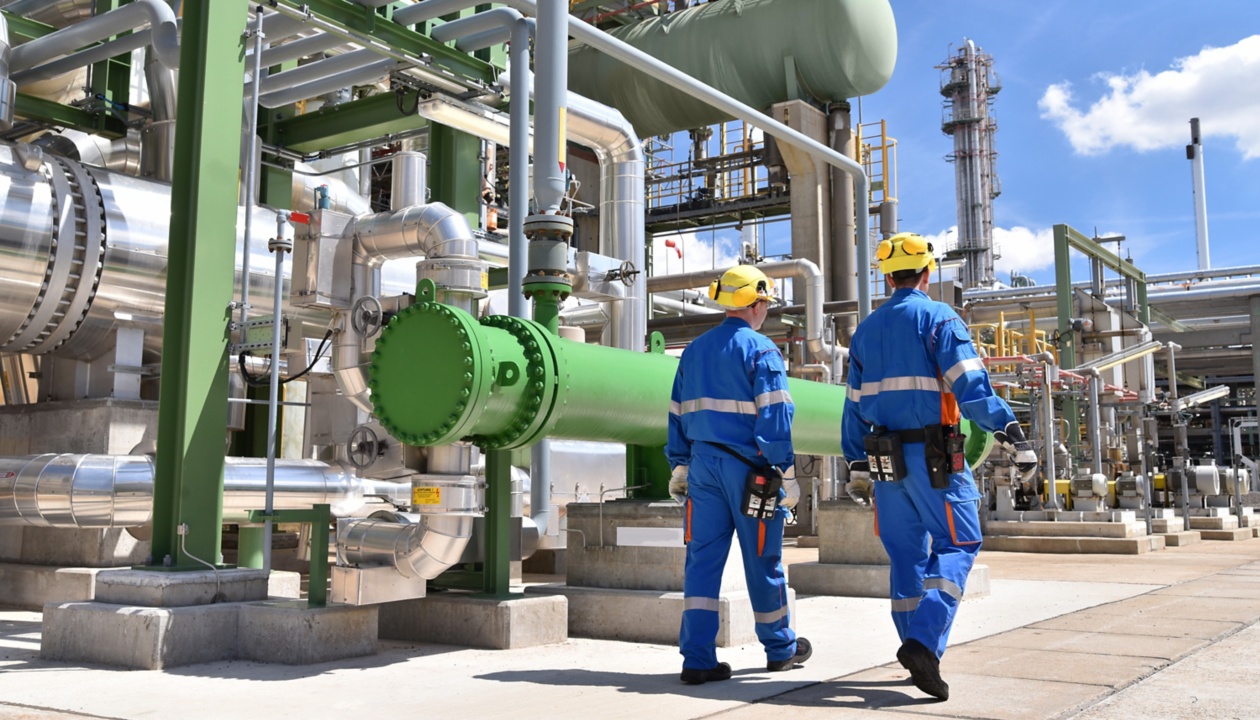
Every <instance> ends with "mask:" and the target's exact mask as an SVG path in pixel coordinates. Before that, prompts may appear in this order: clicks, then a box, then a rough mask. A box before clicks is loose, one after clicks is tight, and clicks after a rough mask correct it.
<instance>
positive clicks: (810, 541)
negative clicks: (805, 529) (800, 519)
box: [796, 535, 820, 548]
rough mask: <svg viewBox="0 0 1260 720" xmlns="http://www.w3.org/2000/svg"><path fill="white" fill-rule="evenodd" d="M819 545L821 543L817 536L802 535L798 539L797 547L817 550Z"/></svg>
mask: <svg viewBox="0 0 1260 720" xmlns="http://www.w3.org/2000/svg"><path fill="white" fill-rule="evenodd" d="M819 545H820V541H819V539H818V536H817V535H800V536H798V537H797V538H796V547H798V548H816V547H819Z"/></svg>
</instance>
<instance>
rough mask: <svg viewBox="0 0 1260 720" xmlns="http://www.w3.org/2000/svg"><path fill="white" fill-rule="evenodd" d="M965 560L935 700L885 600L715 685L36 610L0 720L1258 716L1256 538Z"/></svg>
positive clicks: (667, 652) (514, 655) (744, 651)
mask: <svg viewBox="0 0 1260 720" xmlns="http://www.w3.org/2000/svg"><path fill="white" fill-rule="evenodd" d="M786 554H787V556H788V560H789V562H800V561H809V560H816V559H817V551H816V550H808V549H804V548H800V549H798V548H790V549H789V550H788V552H787V553H786ZM981 558H982V560H981V562H984V563H986V564H988V565H989V567H990V571H991V573H992V577H993V583H992V585H993V592H992V595H991V596H990V597H987V598H981V599H974V600H968V601H967V602H966V603H965V604H964V605H963V608H962V610H961V611H960V615H959V621H958V623H957V625H956V626H955V630H954V637H953V640H952V642H951V650H950V652H949V653H948V654H947V655H946V656H945V659H944V660H943V662H942V671H943V673H944V675H945V678H946V680H948V681H949V683H950V686H951V694H952V697H951V699H950V700H949V701H948V702H945V703H937V702H932V701H930V699H929V698H927V697H926V696H924V695H923V694H922V693H920V692H918V691H917V690H916V689H915V688H914V687H913V686H912V685H910V684H909V683H908V681H907V674H906V672H905V671H904V670H902V669H901V667H900V666H899V665H897V663H896V662H895V660H894V658H893V653H894V652H895V650H896V647H897V641H896V636H895V633H894V631H893V628H892V623H891V620H890V619H889V618H888V613H887V601H881V600H871V599H859V598H830V597H801V598H799V599H798V603H797V615H798V617H797V622H796V625H797V627H798V629H799V630H800V632H801V633H802V634H803V635H805V636H806V637H809V638H810V639H811V640H812V641H813V642H814V645H815V648H816V650H815V655H814V658H813V659H812V660H810V662H809V663H807V664H806V665H805V666H804V667H800V668H797V669H795V670H793V671H791V672H787V673H776V674H774V675H770V674H767V673H766V672H765V669H764V666H765V658H764V655H762V653H761V651H760V648H759V647H758V646H755V645H753V646H744V647H739V648H732V649H730V650H724V651H719V655H720V656H721V657H722V658H723V659H724V660H727V661H729V662H730V663H731V665H732V666H733V667H734V668H735V676H734V678H733V679H732V680H731V681H729V682H723V683H716V684H709V685H704V686H699V687H689V686H685V685H682V684H680V683H679V682H678V677H677V674H678V670H679V668H680V666H681V658H680V656H679V655H678V654H677V650H676V648H672V647H667V646H660V645H646V644H636V643H620V642H608V641H598V640H586V639H572V640H570V641H569V642H567V643H565V644H563V645H554V646H548V647H541V648H530V649H525V650H513V651H486V650H473V649H467V648H459V647H452V646H440V645H424V646H420V645H415V644H409V643H398V642H382V643H381V644H380V651H379V653H378V654H377V655H376V656H374V657H371V658H365V659H361V660H356V661H350V662H341V663H330V664H326V665H316V666H307V667H290V666H282V665H263V664H258V663H249V662H225V663H211V664H207V665H198V666H193V667H188V668H179V669H175V670H171V671H166V672H145V671H119V670H110V669H107V668H101V667H92V666H80V665H68V664H61V663H50V662H44V661H41V660H40V659H39V657H38V650H39V633H40V625H39V621H40V617H39V615H38V614H37V613H28V612H20V611H4V610H2V609H0V718H2V719H4V720H12V719H14V718H22V719H24V720H25V719H30V720H54V719H55V720H65V719H75V720H77V719H80V718H127V719H129V720H130V719H134V718H158V719H165V718H179V719H180V720H200V719H203V718H204V719H207V720H209V719H216V720H217V719H218V718H225V717H235V718H254V717H266V718H269V719H274V720H282V719H284V718H309V717H314V716H319V717H336V716H341V715H344V714H346V713H355V712H359V713H370V715H368V716H366V717H370V718H371V720H384V719H387V718H395V717H397V718H417V717H423V718H452V719H456V718H458V719H460V720H465V719H468V720H471V719H474V718H506V717H512V718H547V719H548V720H563V719H565V718H575V719H576V718H581V719H583V720H585V719H587V718H596V719H600V720H602V719H603V718H651V719H652V720H674V719H679V720H681V719H685V718H706V717H721V718H723V720H745V719H749V720H751V719H752V718H767V717H790V718H791V720H812V719H813V718H824V717H825V718H841V719H847V718H878V719H883V720H896V719H898V718H919V719H920V720H923V718H927V717H945V718H994V719H1005V718H1081V719H1082V720H1086V719H1087V720H1120V719H1122V718H1156V717H1158V718H1170V719H1171V718H1211V719H1212V720H1224V719H1226V718H1260V698H1257V697H1256V693H1257V688H1260V626H1258V625H1257V624H1256V623H1257V621H1260V539H1252V540H1247V541H1242V542H1204V543H1200V544H1196V545H1190V546H1187V547H1182V548H1169V549H1166V550H1162V551H1160V552H1156V553H1151V554H1147V555H1140V556H1116V555H1079V556H1064V555H1032V554H1024V553H998V552H986V553H983V554H982V555H981Z"/></svg>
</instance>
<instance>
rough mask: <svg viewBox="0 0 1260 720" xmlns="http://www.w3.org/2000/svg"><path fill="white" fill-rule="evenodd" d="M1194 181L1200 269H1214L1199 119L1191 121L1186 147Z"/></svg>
mask: <svg viewBox="0 0 1260 720" xmlns="http://www.w3.org/2000/svg"><path fill="white" fill-rule="evenodd" d="M1186 159H1187V160H1189V161H1190V169H1191V174H1192V176H1193V181H1194V236H1195V239H1196V240H1197V243H1198V248H1199V269H1200V270H1207V269H1208V268H1210V267H1212V258H1211V257H1210V256H1209V255H1208V227H1207V186H1206V182H1205V181H1204V179H1203V141H1202V136H1201V135H1200V134H1199V118H1191V119H1190V144H1189V145H1187V146H1186Z"/></svg>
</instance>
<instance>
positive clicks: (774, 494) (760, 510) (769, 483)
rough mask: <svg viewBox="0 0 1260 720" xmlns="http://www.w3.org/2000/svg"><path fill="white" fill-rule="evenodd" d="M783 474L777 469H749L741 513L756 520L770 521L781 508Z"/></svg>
mask: <svg viewBox="0 0 1260 720" xmlns="http://www.w3.org/2000/svg"><path fill="white" fill-rule="evenodd" d="M782 487H783V474H782V473H780V472H778V470H777V469H776V468H760V469H759V468H751V467H750V468H749V469H748V474H747V475H745V476H744V502H743V504H742V505H741V507H740V509H741V511H742V512H743V513H744V514H745V515H747V516H748V517H750V518H753V519H756V520H769V519H771V518H773V517H774V511H775V509H776V508H778V507H779V489H780V488H782Z"/></svg>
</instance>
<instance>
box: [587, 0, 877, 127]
mask: <svg viewBox="0 0 1260 720" xmlns="http://www.w3.org/2000/svg"><path fill="white" fill-rule="evenodd" d="M609 34H610V35H612V36H613V37H615V38H617V39H618V40H621V41H622V42H625V43H627V44H629V45H632V46H633V47H635V48H636V49H638V50H641V51H643V52H645V53H647V54H648V55H651V56H653V57H655V58H657V59H659V60H661V61H663V62H665V63H666V64H668V65H670V66H672V67H674V68H675V69H677V70H680V71H682V72H684V73H687V74H688V75H691V76H692V77H694V78H696V79H697V80H699V81H700V82H703V83H705V84H707V85H710V86H712V87H714V88H716V89H717V90H720V91H722V92H724V93H726V94H728V95H730V96H732V97H734V98H735V99H737V100H739V101H740V102H743V103H745V104H747V105H751V106H752V107H755V108H759V109H763V110H764V109H766V108H769V107H770V106H771V105H773V104H774V103H777V102H783V101H786V100H791V99H794V98H798V97H804V98H812V99H814V100H818V101H822V102H835V101H842V100H847V99H849V98H853V97H857V96H859V95H869V94H871V93H873V92H875V91H877V90H879V89H880V88H882V87H883V86H884V84H885V83H887V82H888V80H889V78H890V77H892V71H893V66H894V65H895V64H896V60H897V26H896V23H895V22H894V19H893V13H892V7H891V6H890V5H889V3H888V2H887V0H790V2H784V1H779V2H776V1H775V0H713V1H712V2H707V3H703V4H700V5H697V6H695V7H692V8H689V9H687V10H682V11H679V12H675V13H669V14H668V15H662V16H659V17H656V18H652V19H650V20H645V21H644V22H640V23H636V24H634V25H631V26H629V27H625V28H618V29H616V30H612V31H610V32H609ZM569 89H570V90H572V91H573V92H575V93H577V94H579V95H584V96H586V97H588V98H591V99H592V100H595V101H597V102H600V103H603V104H605V105H610V106H612V107H615V108H617V109H619V110H621V112H623V113H624V114H625V115H626V117H627V119H629V120H630V122H631V123H632V124H633V125H634V128H635V130H637V131H638V134H639V136H640V137H647V136H649V135H661V134H666V133H670V132H673V131H676V130H684V129H687V128H697V127H705V126H708V125H714V124H716V123H720V122H723V121H725V120H729V119H730V117H729V116H727V115H726V114H725V113H723V112H722V111H721V110H717V109H715V108H713V107H710V106H709V105H708V104H707V103H705V102H704V101H702V100H699V99H697V98H695V97H692V96H690V95H688V94H686V93H683V92H680V91H678V90H675V89H673V88H671V87H670V86H668V85H666V84H664V83H662V82H660V81H658V80H654V79H652V78H650V77H648V76H647V75H646V74H644V73H643V72H641V71H639V70H636V69H635V68H633V67H632V66H630V65H627V64H625V63H623V62H620V61H619V60H617V59H615V58H613V57H611V56H609V55H606V54H604V53H602V52H600V51H598V50H596V49H594V48H591V47H586V46H578V47H576V48H574V49H571V50H570V52H569Z"/></svg>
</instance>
